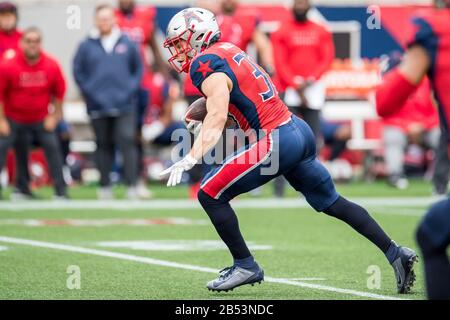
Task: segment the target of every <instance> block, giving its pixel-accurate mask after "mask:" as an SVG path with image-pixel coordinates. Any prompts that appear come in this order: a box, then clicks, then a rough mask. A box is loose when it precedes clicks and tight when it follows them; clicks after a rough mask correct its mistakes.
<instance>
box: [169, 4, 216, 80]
mask: <svg viewBox="0 0 450 320" xmlns="http://www.w3.org/2000/svg"><path fill="white" fill-rule="evenodd" d="M219 38H220V29H219V25H218V23H217V20H216V17H215V16H214V14H213V13H212V12H211V11H208V10H206V9H203V8H187V9H184V10H182V11H180V12H178V13H177V14H176V15H174V16H173V17H172V19H171V20H170V22H169V25H168V26H167V31H166V40H165V41H164V47H165V48H167V49H169V51H170V53H171V57H170V59H169V64H170V65H171V66H172V67H173V68H174V69H175V70H176V71H177V72H180V73H181V72H183V71H184V72H188V71H189V66H190V64H191V61H192V59H193V58H194V57H195V56H196V55H197V54H198V53H201V52H202V51H203V50H205V49H206V48H207V47H208V46H209V45H210V44H212V43H213V42H215V41H217V40H219Z"/></svg>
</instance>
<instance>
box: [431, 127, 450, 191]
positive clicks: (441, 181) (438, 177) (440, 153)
mask: <svg viewBox="0 0 450 320" xmlns="http://www.w3.org/2000/svg"><path fill="white" fill-rule="evenodd" d="M447 144H448V142H447V135H446V134H445V133H444V134H442V133H441V135H440V138H439V145H438V147H437V149H436V151H435V152H436V156H435V169H434V174H433V189H434V193H435V194H436V195H445V194H446V193H447V186H448V180H449V177H450V161H449V160H448V159H449V155H448V151H447Z"/></svg>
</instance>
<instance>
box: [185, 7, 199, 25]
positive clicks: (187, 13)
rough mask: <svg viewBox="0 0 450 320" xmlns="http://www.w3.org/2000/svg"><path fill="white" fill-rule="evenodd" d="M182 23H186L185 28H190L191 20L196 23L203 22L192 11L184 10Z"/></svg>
mask: <svg viewBox="0 0 450 320" xmlns="http://www.w3.org/2000/svg"><path fill="white" fill-rule="evenodd" d="M183 17H184V21H185V22H186V28H190V27H191V26H192V25H191V22H192V21H193V20H197V21H198V22H203V19H202V18H200V17H199V16H198V15H197V14H196V13H195V12H194V11H192V10H184V11H183Z"/></svg>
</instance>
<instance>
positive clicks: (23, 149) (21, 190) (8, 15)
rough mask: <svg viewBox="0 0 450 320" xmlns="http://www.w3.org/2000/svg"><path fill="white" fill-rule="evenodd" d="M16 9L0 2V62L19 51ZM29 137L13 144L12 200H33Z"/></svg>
mask: <svg viewBox="0 0 450 320" xmlns="http://www.w3.org/2000/svg"><path fill="white" fill-rule="evenodd" d="M18 15H19V13H18V9H17V6H16V5H14V4H13V3H11V2H7V1H5V2H0V60H1V59H12V58H14V56H15V55H16V54H17V52H18V51H19V42H20V38H21V36H22V32H21V31H20V30H19V29H18V27H17V24H18ZM29 140H30V136H29V134H27V133H26V132H22V133H21V134H18V135H17V137H16V140H15V143H14V151H15V156H16V168H17V170H16V182H15V184H16V187H15V189H14V191H13V193H12V195H11V198H12V199H33V198H35V196H34V195H33V193H32V192H31V190H30V188H29V180H30V175H29V172H28V146H29V144H30V141H29Z"/></svg>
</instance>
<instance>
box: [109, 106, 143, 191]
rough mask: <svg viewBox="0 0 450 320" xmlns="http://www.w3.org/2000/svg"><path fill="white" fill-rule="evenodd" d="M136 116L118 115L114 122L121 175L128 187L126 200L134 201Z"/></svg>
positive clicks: (135, 182)
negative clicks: (121, 168) (120, 157)
mask: <svg viewBox="0 0 450 320" xmlns="http://www.w3.org/2000/svg"><path fill="white" fill-rule="evenodd" d="M135 118H136V115H135V113H134V112H130V113H127V114H123V115H120V116H118V117H116V118H115V122H114V140H115V141H116V145H117V146H118V147H119V149H120V152H121V153H122V157H123V173H124V180H125V184H126V185H127V187H128V190H127V198H129V199H136V198H137V192H136V185H137V180H138V168H137V167H136V163H137V159H138V158H137V157H138V156H137V150H136V149H137V148H136V143H135V142H136V140H135V139H136V126H135Z"/></svg>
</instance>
